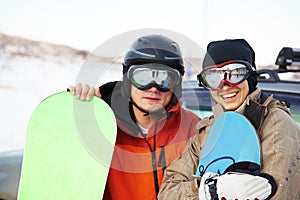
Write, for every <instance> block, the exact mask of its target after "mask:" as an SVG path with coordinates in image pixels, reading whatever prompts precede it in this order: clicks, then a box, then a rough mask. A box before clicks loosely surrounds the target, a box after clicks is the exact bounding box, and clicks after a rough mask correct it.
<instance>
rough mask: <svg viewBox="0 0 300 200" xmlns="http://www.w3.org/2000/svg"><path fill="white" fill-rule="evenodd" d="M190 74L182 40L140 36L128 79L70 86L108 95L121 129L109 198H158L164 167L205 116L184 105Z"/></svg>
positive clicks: (84, 93)
mask: <svg viewBox="0 0 300 200" xmlns="http://www.w3.org/2000/svg"><path fill="white" fill-rule="evenodd" d="M183 75H184V65H183V57H182V55H181V51H180V49H179V46H178V44H177V43H176V42H174V41H173V40H171V39H169V38H167V37H165V36H162V35H147V36H143V37H140V38H138V39H137V40H136V41H135V42H134V43H133V44H132V46H131V49H130V50H129V51H128V52H127V53H126V55H125V58H124V63H123V81H119V82H112V83H108V84H105V85H103V86H101V87H100V90H99V89H96V90H94V89H93V88H91V87H89V86H83V87H82V85H81V84H78V85H77V86H76V87H73V86H72V87H70V90H71V92H72V93H74V94H77V96H78V97H80V98H82V99H88V98H90V97H91V96H92V95H94V94H95V95H96V96H99V97H101V98H103V99H104V100H105V101H106V102H107V103H108V104H109V105H110V106H111V108H112V109H113V111H114V114H115V116H116V118H117V123H118V133H117V140H116V145H115V149H114V155H113V159H112V162H111V166H110V171H109V175H108V179H107V183H106V188H105V192H104V197H103V199H116V200H119V199H131V200H132V199H137V200H140V199H151V200H152V199H156V198H157V195H158V192H159V188H160V185H161V181H162V178H163V174H164V169H165V168H166V167H167V166H168V165H169V164H170V163H171V162H172V161H173V160H174V159H175V158H177V157H179V156H180V155H181V153H182V151H183V149H184V147H185V145H186V143H187V141H188V139H189V138H190V137H191V136H193V135H194V127H195V125H196V123H197V122H198V121H199V120H200V119H199V117H198V116H196V115H195V114H193V113H191V112H189V111H187V110H184V109H183V108H181V104H180V102H179V100H178V99H179V98H180V97H181V83H182V76H183ZM100 91H101V94H100Z"/></svg>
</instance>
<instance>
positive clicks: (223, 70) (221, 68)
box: [198, 61, 255, 89]
mask: <svg viewBox="0 0 300 200" xmlns="http://www.w3.org/2000/svg"><path fill="white" fill-rule="evenodd" d="M253 71H255V69H254V68H253V67H252V66H251V65H250V64H249V63H246V62H241V61H235V62H233V61H232V62H226V63H223V64H220V65H215V66H211V67H208V68H206V69H205V70H203V71H202V72H201V73H200V74H199V76H198V80H199V82H200V83H201V85H203V86H204V87H206V88H207V89H220V88H221V87H222V85H223V84H227V85H229V86H234V85H237V84H239V83H241V82H243V81H244V80H245V79H247V78H248V77H249V75H250V74H251V73H252V72H253Z"/></svg>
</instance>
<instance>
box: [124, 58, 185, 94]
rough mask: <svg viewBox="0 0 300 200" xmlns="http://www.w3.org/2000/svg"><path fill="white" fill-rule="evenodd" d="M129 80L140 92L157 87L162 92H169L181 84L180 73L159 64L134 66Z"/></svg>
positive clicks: (128, 76) (129, 73)
mask: <svg viewBox="0 0 300 200" xmlns="http://www.w3.org/2000/svg"><path fill="white" fill-rule="evenodd" d="M127 78H128V79H129V80H130V82H131V83H132V84H133V85H134V86H135V87H136V88H138V89H140V90H146V89H149V88H151V87H156V88H157V90H159V91H160V92H167V91H169V90H171V89H173V88H174V87H175V86H176V85H178V84H179V83H180V82H181V74H180V73H179V71H177V70H176V69H173V68H171V67H170V66H167V65H163V64H158V63H147V64H141V65H132V66H131V67H130V68H129V70H128V73H127Z"/></svg>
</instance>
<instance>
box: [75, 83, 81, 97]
mask: <svg viewBox="0 0 300 200" xmlns="http://www.w3.org/2000/svg"><path fill="white" fill-rule="evenodd" d="M81 92H82V84H81V83H77V84H76V88H75V94H76V97H77V98H78V99H79V98H80V96H81Z"/></svg>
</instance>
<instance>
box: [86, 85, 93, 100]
mask: <svg viewBox="0 0 300 200" xmlns="http://www.w3.org/2000/svg"><path fill="white" fill-rule="evenodd" d="M94 95H95V88H93V87H91V88H90V89H89V91H88V93H87V96H86V100H90V99H91V98H92V97H93V96H94Z"/></svg>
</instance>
